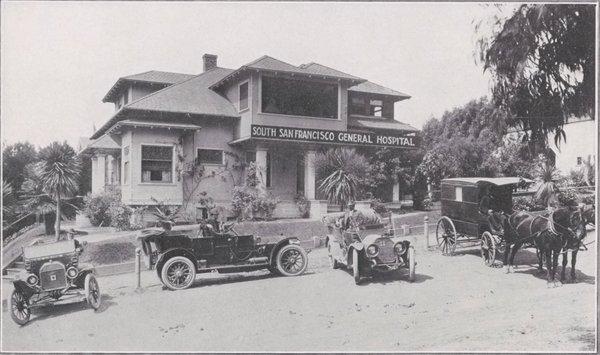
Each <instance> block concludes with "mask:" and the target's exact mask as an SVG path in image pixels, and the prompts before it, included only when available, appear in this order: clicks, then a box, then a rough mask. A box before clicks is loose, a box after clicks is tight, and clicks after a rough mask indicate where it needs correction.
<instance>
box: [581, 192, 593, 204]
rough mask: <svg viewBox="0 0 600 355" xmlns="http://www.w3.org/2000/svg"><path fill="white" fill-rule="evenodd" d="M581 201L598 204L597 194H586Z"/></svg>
mask: <svg viewBox="0 0 600 355" xmlns="http://www.w3.org/2000/svg"><path fill="white" fill-rule="evenodd" d="M581 202H582V203H584V204H586V205H595V204H596V195H595V194H593V195H585V196H583V197H582V198H581Z"/></svg>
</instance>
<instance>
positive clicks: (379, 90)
mask: <svg viewBox="0 0 600 355" xmlns="http://www.w3.org/2000/svg"><path fill="white" fill-rule="evenodd" d="M348 91H354V92H364V93H367V94H377V95H386V96H393V97H395V98H397V99H398V100H405V99H409V98H410V95H407V94H404V93H401V92H400V91H396V90H393V89H390V88H386V87H385V86H381V85H379V84H375V83H373V82H370V81H365V82H362V83H360V84H358V85H354V86H352V87H350V88H348Z"/></svg>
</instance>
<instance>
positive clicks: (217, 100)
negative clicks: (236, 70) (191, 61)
mask: <svg viewBox="0 0 600 355" xmlns="http://www.w3.org/2000/svg"><path fill="white" fill-rule="evenodd" d="M232 71H233V70H231V69H225V68H218V67H217V68H213V69H211V70H209V71H206V72H204V73H202V74H199V75H196V76H193V77H191V78H190V79H188V80H185V81H182V82H179V83H176V84H173V85H171V86H168V87H166V88H163V89H161V90H158V91H155V92H153V93H151V94H149V95H146V96H144V97H141V98H139V99H138V100H136V101H133V102H131V103H129V104H127V105H125V106H123V108H121V110H119V111H118V112H117V113H116V114H115V115H114V116H113V117H112V118H111V119H110V120H108V122H106V123H105V124H104V125H103V126H102V127H101V128H100V129H99V130H98V131H96V132H94V134H93V135H92V138H93V139H95V138H98V137H100V136H101V135H102V134H104V133H105V132H106V131H107V130H108V129H109V128H110V127H112V126H113V125H114V124H115V123H116V122H118V121H120V120H123V119H125V116H126V113H127V112H130V111H155V112H171V113H183V114H192V115H202V116H217V117H239V114H238V112H237V110H236V109H235V107H234V106H233V104H232V103H231V102H230V101H229V100H227V99H226V98H224V97H223V96H221V95H219V94H217V93H216V92H214V91H212V90H210V89H209V88H208V87H209V86H210V85H212V84H213V83H215V82H216V81H218V80H220V79H222V78H223V77H224V76H226V75H228V74H229V73H231V72H232Z"/></svg>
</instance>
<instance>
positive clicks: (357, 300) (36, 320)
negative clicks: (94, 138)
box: [2, 233, 596, 351]
mask: <svg viewBox="0 0 600 355" xmlns="http://www.w3.org/2000/svg"><path fill="white" fill-rule="evenodd" d="M588 238H589V239H588V240H592V239H594V238H595V234H594V233H592V235H590V236H589V237H588ZM594 246H595V244H592V247H594ZM477 253H478V252H477V250H465V251H461V252H459V253H458V255H456V256H453V257H444V256H441V255H439V254H438V253H437V252H428V251H426V250H424V249H423V248H420V249H419V251H418V254H417V260H418V265H417V278H416V281H415V282H413V283H410V282H408V281H406V277H405V276H403V275H388V276H382V277H378V278H376V279H373V280H370V281H367V282H364V284H362V285H360V286H355V285H354V281H353V279H352V277H351V276H350V274H349V273H347V272H345V271H342V270H331V269H329V266H328V262H327V254H326V251H325V250H324V249H317V250H314V251H312V252H311V253H310V254H309V259H310V266H309V269H308V270H307V272H306V274H305V275H303V276H300V277H295V278H285V277H272V276H271V275H269V274H268V273H267V272H253V273H246V274H234V275H219V274H207V275H203V276H201V277H199V278H198V280H197V283H196V284H195V286H194V287H192V288H190V289H187V290H183V291H177V292H172V291H167V290H163V289H162V286H161V285H160V282H159V281H158V279H157V277H156V275H155V273H154V272H150V271H146V272H144V273H143V274H142V276H143V279H142V283H143V286H144V289H143V292H139V293H138V292H135V290H134V287H133V286H134V282H135V279H134V274H126V275H118V276H110V277H102V278H100V279H99V282H100V287H101V289H102V291H103V297H104V305H103V307H102V308H101V310H100V311H99V312H94V311H92V310H90V309H87V308H85V307H84V306H82V305H81V304H74V305H63V306H54V307H48V308H45V309H40V310H39V311H38V313H37V314H35V313H34V315H33V318H32V321H31V322H30V323H29V324H28V325H26V326H24V327H19V326H17V325H16V324H15V323H13V322H12V321H11V319H10V315H9V313H8V312H7V311H6V307H3V312H2V320H3V329H2V342H3V344H2V346H3V350H4V351H17V350H18V351H84V350H87V351H128V350H138V351H234V350H238V351H266V350H272V351H302V350H306V351H335V350H337V351H350V350H357V351H376V350H385V351H442V350H454V351H460V350H479V351H499V350H512V351H534V350H535V351H579V350H588V351H593V350H594V347H595V323H596V322H595V298H596V296H595V289H596V287H595V276H596V274H595V260H596V252H595V248H593V249H591V250H590V251H587V252H581V253H579V258H578V264H577V266H578V272H577V275H578V278H579V280H578V281H577V283H569V284H565V285H563V286H561V287H557V288H548V287H547V285H546V280H545V279H544V276H543V275H538V274H537V271H536V269H535V267H536V265H533V263H534V262H535V253H534V252H533V251H530V250H525V251H521V252H520V253H519V254H518V257H517V259H516V262H517V263H518V264H520V266H519V267H518V268H517V269H516V270H515V273H512V274H506V273H505V269H502V268H489V267H485V266H484V265H483V263H482V262H481V258H480V257H479V256H478V255H477ZM3 286H4V287H3V293H4V294H3V297H4V298H6V296H7V293H8V292H10V284H9V283H8V282H6V281H4V282H3Z"/></svg>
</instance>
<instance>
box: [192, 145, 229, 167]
mask: <svg viewBox="0 0 600 355" xmlns="http://www.w3.org/2000/svg"><path fill="white" fill-rule="evenodd" d="M197 159H198V163H200V164H223V151H222V150H219V149H201V148H199V149H198V155H197Z"/></svg>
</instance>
